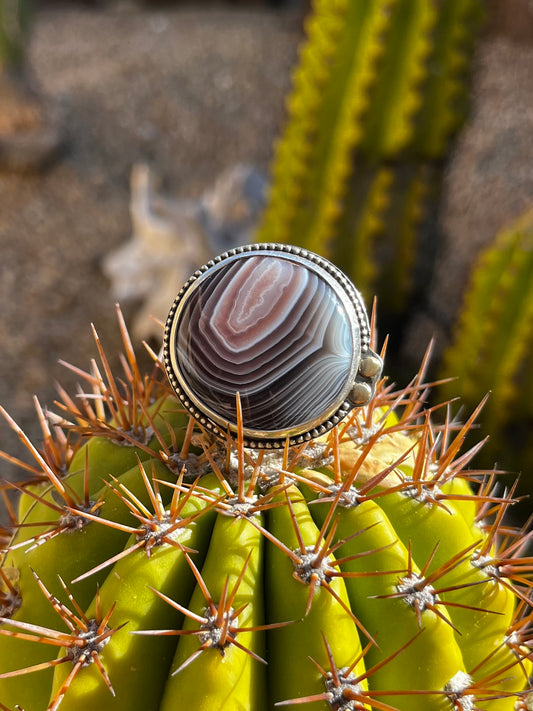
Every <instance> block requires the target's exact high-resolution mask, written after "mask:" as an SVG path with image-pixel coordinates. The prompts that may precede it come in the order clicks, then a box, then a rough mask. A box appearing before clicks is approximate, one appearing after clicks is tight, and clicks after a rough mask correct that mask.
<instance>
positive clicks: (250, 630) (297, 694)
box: [0, 244, 533, 711]
mask: <svg viewBox="0 0 533 711" xmlns="http://www.w3.org/2000/svg"><path fill="white" fill-rule="evenodd" d="M117 315H118V319H119V326H120V330H121V335H122V340H123V345H124V351H123V353H122V354H120V355H119V357H113V358H110V357H108V355H107V354H106V352H105V350H104V348H103V346H102V344H101V342H100V339H99V337H98V334H97V333H96V331H95V332H94V336H95V340H96V345H97V348H98V352H99V361H100V362H99V363H96V362H93V363H92V365H91V367H90V368H89V369H88V370H87V371H83V370H81V369H80V368H78V367H74V366H69V367H70V368H72V369H73V370H74V371H75V372H76V373H77V374H78V376H79V377H80V380H81V384H80V388H79V389H78V392H77V394H76V396H71V395H69V393H68V392H66V391H65V390H63V389H62V388H59V398H58V400H57V402H56V406H55V408H54V411H53V412H52V411H48V410H45V409H43V408H42V407H41V406H40V404H39V402H38V401H37V400H36V410H37V417H38V419H39V422H40V425H41V429H42V441H41V442H40V443H35V444H34V443H32V442H31V441H30V439H29V438H28V437H27V436H26V435H25V433H24V432H23V431H22V430H21V429H20V427H19V426H18V425H17V424H16V423H15V421H14V420H13V419H12V418H11V417H10V416H9V415H8V413H6V412H5V411H4V410H3V409H2V410H1V413H2V415H3V417H4V419H5V421H6V423H7V425H8V426H10V427H11V428H12V429H13V430H14V431H15V432H16V433H17V435H18V436H19V438H20V439H21V441H22V442H23V443H24V445H25V447H26V449H27V452H28V458H27V460H26V461H22V460H20V461H19V460H16V459H15V458H14V457H13V456H11V455H9V454H7V453H1V455H2V458H3V459H6V460H8V461H10V462H11V463H13V462H15V463H18V464H19V465H20V467H21V468H23V469H24V470H25V472H26V474H27V478H26V480H25V481H24V482H23V483H21V484H9V483H8V482H3V484H2V489H1V493H2V495H3V497H4V499H5V502H6V506H7V511H8V517H9V520H8V522H7V524H6V525H5V527H4V528H2V529H0V546H1V553H2V557H1V567H0V709H2V711H5V710H6V709H7V710H8V711H15V710H16V709H23V710H24V711H56V709H60V710H61V711H74V710H75V711H89V710H90V711H94V709H98V711H107V710H109V711H113V710H118V709H121V710H124V709H128V711H189V710H191V709H194V710H195V711H208V710H209V711H217V710H222V709H224V710H228V711H232V710H233V709H239V711H274V709H276V708H282V707H291V706H297V705H298V706H302V707H303V708H305V709H310V710H312V711H331V710H333V711H370V710H371V709H376V710H379V711H395V710H397V711H474V710H482V711H484V710H487V711H500V710H501V711H521V710H522V711H524V710H527V709H531V708H532V707H533V706H532V700H533V692H532V691H531V685H530V674H531V657H532V652H531V650H532V647H533V612H532V611H531V586H532V579H533V578H532V574H531V573H532V569H533V559H532V558H528V557H527V555H526V554H525V548H526V546H527V544H528V542H529V539H530V537H531V534H530V532H529V531H528V530H527V528H524V529H518V528H515V527H513V525H512V523H510V522H509V521H508V520H507V517H506V514H507V513H508V510H509V509H510V508H511V507H512V505H513V503H514V502H515V500H516V499H515V497H514V486H513V484H512V482H511V481H509V479H508V478H505V479H504V482H505V483H504V484H500V482H499V479H500V478H501V477H500V475H499V473H498V472H496V471H478V470H476V469H474V468H472V467H471V464H472V460H473V458H474V456H475V454H476V452H477V451H478V449H479V445H477V446H473V447H472V448H471V449H467V450H465V448H464V440H465V437H466V435H467V434H468V433H469V431H470V430H471V429H472V427H473V426H474V424H475V420H476V418H477V416H478V414H479V411H480V407H478V408H477V409H476V410H475V411H474V412H473V413H472V414H471V415H470V416H469V417H468V418H467V419H466V420H465V421H464V422H458V421H456V420H455V419H454V418H453V417H452V414H451V409H450V407H446V406H444V407H438V406H435V405H433V406H432V407H431V408H430V407H428V406H426V404H425V402H426V398H427V394H428V392H429V391H430V389H431V384H430V383H428V382H426V370H427V365H428V359H429V353H428V355H427V357H426V358H425V359H424V361H423V363H422V365H421V367H420V370H419V372H418V373H416V374H415V376H414V377H413V379H412V380H411V382H409V383H408V384H407V385H405V386H404V387H402V388H400V389H397V388H396V387H395V386H394V385H392V384H390V383H388V382H387V380H386V379H385V378H383V377H381V365H382V359H381V356H382V354H381V355H377V354H376V353H375V352H374V350H373V348H374V340H375V333H374V328H373V326H372V327H371V326H370V325H369V323H368V320H367V316H366V313H365V310H364V307H363V304H362V302H361V298H360V296H359V294H358V292H357V290H356V289H355V288H354V287H353V285H352V284H351V283H350V282H349V280H348V279H347V278H346V277H345V276H344V275H343V274H342V273H341V272H339V271H338V270H337V269H336V268H335V267H334V266H333V265H331V264H329V262H326V261H325V260H323V259H321V258H320V257H318V256H316V255H314V254H311V253H309V252H307V251H305V250H301V249H297V248H292V247H286V246H280V245H276V244H260V245H249V246H247V247H244V248H241V249H238V250H234V251H232V252H227V253H225V254H224V255H221V256H220V257H218V258H216V259H214V260H213V261H212V262H209V263H208V264H207V265H205V266H204V267H202V268H201V269H199V270H198V271H197V272H196V273H195V274H194V275H193V276H192V277H191V279H190V280H189V281H188V282H187V283H186V284H185V286H184V287H183V289H182V290H181V291H180V292H179V294H178V296H177V298H176V301H175V302H174V304H173V306H172V307H171V310H170V314H169V318H168V321H167V325H166V328H165V336H164V350H163V353H164V355H163V356H162V357H159V356H158V355H157V354H156V353H154V352H152V351H149V352H150V354H151V356H152V359H153V369H152V371H151V372H146V373H143V372H141V369H140V366H139V363H138V361H137V359H136V356H135V352H134V349H133V346H132V344H131V341H130V338H129V335H128V332H127V329H126V326H125V323H124V320H123V318H122V315H121V313H120V310H119V309H118V307H117ZM114 363H118V366H115V365H113V364H114ZM118 369H120V372H117V370H118ZM167 374H168V377H167ZM12 494H17V495H18V501H17V502H16V503H15V500H14V497H13V496H12Z"/></svg>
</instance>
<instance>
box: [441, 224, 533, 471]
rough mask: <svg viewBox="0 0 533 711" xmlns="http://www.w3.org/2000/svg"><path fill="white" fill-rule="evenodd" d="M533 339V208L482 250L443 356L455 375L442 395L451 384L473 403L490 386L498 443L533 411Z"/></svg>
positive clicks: (488, 422) (489, 417)
mask: <svg viewBox="0 0 533 711" xmlns="http://www.w3.org/2000/svg"><path fill="white" fill-rule="evenodd" d="M532 342H533V212H528V213H527V214H525V215H523V216H522V217H521V218H520V219H519V220H517V221H515V222H514V223H513V224H512V225H510V226H509V227H507V228H505V229H503V230H502V231H501V232H500V234H498V235H497V237H496V239H495V241H494V243H493V244H491V245H490V246H489V247H487V248H486V249H485V250H484V251H483V252H482V253H481V255H480V256H479V258H478V260H477V263H476V264H475V265H474V267H473V270H472V275H471V278H470V284H469V285H468V287H467V290H466V294H465V297H464V304H463V308H462V312H461V314H460V320H459V321H458V324H457V328H456V332H455V334H454V336H453V340H452V344H451V345H450V347H449V348H448V350H447V351H446V352H445V354H444V358H443V373H444V374H445V375H448V376H449V375H451V374H453V375H454V376H457V382H456V383H454V384H453V385H452V384H451V383H448V385H447V386H445V387H444V388H443V395H444V396H446V397H447V396H450V395H451V393H452V389H453V390H455V391H456V392H458V393H459V394H460V395H461V398H462V399H463V400H464V401H465V402H466V403H467V404H469V405H471V404H472V403H473V402H475V401H477V400H479V398H480V397H481V396H482V394H485V393H487V392H489V391H490V392H491V396H490V398H489V401H488V403H487V406H486V409H485V412H484V417H483V420H484V424H485V426H486V430H487V432H490V433H491V439H493V440H494V442H495V445H496V446H501V435H502V434H503V433H504V431H505V430H506V429H508V428H509V429H514V430H516V429H518V430H521V429H522V428H523V423H527V422H531V418H533V405H532V402H533V400H532V398H533V380H532V376H531V370H532V363H533V359H532V351H531V347H532ZM526 440H527V442H529V440H530V437H529V433H527V434H526ZM514 441H515V445H516V444H517V439H515V440H514ZM530 459H531V457H530ZM507 461H510V462H511V461H513V459H512V458H511V457H508V458H507ZM515 463H516V462H514V461H513V465H514V464H515Z"/></svg>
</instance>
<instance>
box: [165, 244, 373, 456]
mask: <svg viewBox="0 0 533 711" xmlns="http://www.w3.org/2000/svg"><path fill="white" fill-rule="evenodd" d="M163 350H164V362H165V368H166V371H167V374H168V377H169V379H170V383H171V385H172V388H173V389H174V391H175V392H176V394H177V395H178V397H179V398H180V400H181V401H182V403H183V405H184V406H185V408H186V409H187V410H188V411H189V412H190V414H191V415H193V416H194V417H195V418H196V419H197V420H198V421H199V423H200V424H201V426H202V427H203V428H204V429H205V430H207V431H208V432H211V433H212V434H214V435H215V436H217V437H222V438H226V437H227V434H228V433H229V434H230V436H232V437H235V435H236V433H237V429H238V426H239V423H238V418H237V405H236V403H237V394H238V396H239V399H240V402H241V408H242V424H241V425H240V426H241V427H242V431H243V436H244V443H245V446H247V447H251V448H277V447H283V446H284V444H285V442H286V440H287V438H288V439H289V443H290V444H291V445H294V444H298V443H302V442H305V441H306V440H309V439H313V438H315V437H319V436H320V435H322V434H324V433H325V432H327V431H328V430H329V429H331V428H332V427H334V426H335V425H336V424H337V423H338V422H339V421H340V420H341V419H343V418H344V417H345V416H346V415H347V414H348V413H349V412H350V411H351V410H352V409H353V408H354V407H360V406H362V405H365V404H367V403H368V402H369V401H370V399H371V398H372V396H373V394H374V390H375V385H376V382H377V379H378V378H379V377H380V375H381V370H382V361H381V358H380V357H379V356H378V355H377V354H376V353H374V352H373V351H372V350H371V348H370V327H369V322H368V317H367V314H366V311H365V307H364V303H363V300H362V298H361V295H360V293H359V292H358V291H357V289H356V288H355V287H354V285H353V284H352V283H351V281H350V280H349V279H348V277H346V275H345V274H343V272H342V271H340V270H339V269H338V268H337V267H335V266H334V265H333V264H331V263H330V262H329V261H327V260H326V259H324V258H322V257H320V256H318V255H316V254H313V253H312V252H309V251H307V250H305V249H301V248H299V247H293V246H289V245H283V244H270V243H268V244H251V245H246V246H244V247H238V248H236V249H232V250H230V251H228V252H225V253H224V254H221V255H220V256H218V257H216V258H214V259H212V260H211V261H209V262H208V263H207V264H204V265H203V266H202V267H200V269H198V270H197V271H196V272H195V273H194V274H193V275H192V276H191V277H190V279H189V280H188V281H187V282H186V283H185V284H184V286H183V288H182V289H181V291H180V292H179V293H178V295H177V296H176V299H175V300H174V303H173V304H172V307H171V309H170V312H169V315H168V318H167V322H166V326H165V335H164V349H163Z"/></svg>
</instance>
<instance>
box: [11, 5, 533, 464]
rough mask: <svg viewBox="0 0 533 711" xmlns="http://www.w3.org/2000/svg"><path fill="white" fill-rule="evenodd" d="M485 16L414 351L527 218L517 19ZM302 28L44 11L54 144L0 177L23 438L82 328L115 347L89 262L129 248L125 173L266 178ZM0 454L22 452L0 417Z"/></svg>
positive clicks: (526, 133) (530, 112)
mask: <svg viewBox="0 0 533 711" xmlns="http://www.w3.org/2000/svg"><path fill="white" fill-rule="evenodd" d="M513 2H514V0H511V3H510V4H509V5H507V7H508V8H509V7H511V6H512V5H513ZM524 6H525V5H524V3H522V4H521V5H520V7H521V8H522V9H523V7H524ZM518 7H519V6H518V5H516V7H515V9H516V8H518ZM500 11H501V5H500V8H499V9H498V8H496V9H495V11H494V14H493V16H492V22H491V25H490V31H488V32H487V33H486V34H485V36H484V38H483V40H482V42H481V44H480V47H479V52H478V56H477V59H476V71H475V76H474V102H473V110H472V116H471V119H470V121H469V123H468V126H467V127H466V129H465V131H464V132H463V134H462V136H461V138H460V140H459V141H458V143H457V146H456V150H455V154H454V157H453V159H452V161H451V163H450V167H449V171H448V175H447V181H446V193H445V200H444V206H443V211H442V215H441V224H442V227H443V234H444V237H445V239H444V241H443V243H442V245H441V256H440V260H439V267H438V270H437V274H436V277H435V281H434V284H433V285H432V294H431V297H430V300H429V304H430V306H431V308H430V309H428V311H430V312H431V313H432V316H428V315H427V313H426V314H424V315H421V316H420V317H419V318H418V319H417V321H416V323H415V324H414V325H413V328H412V333H411V341H410V343H411V344H412V346H410V347H412V348H413V349H415V350H417V349H421V348H422V347H423V345H425V343H426V342H427V339H428V337H429V335H430V334H431V333H432V332H434V331H437V332H438V333H440V334H441V335H442V334H445V331H446V326H447V324H448V323H449V320H450V318H451V317H452V316H453V312H454V310H455V309H456V308H457V305H458V303H459V300H460V296H461V293H462V288H463V286H464V282H465V280H466V276H467V273H468V267H469V265H470V264H471V262H472V260H473V258H474V256H475V255H476V253H477V252H478V251H479V249H480V248H481V247H482V245H484V244H486V243H488V242H489V241H490V240H491V239H492V237H493V236H494V234H495V233H496V231H497V230H498V229H499V228H500V227H501V226H502V225H504V224H506V223H508V222H509V220H511V219H513V218H514V217H516V216H518V215H519V214H520V213H521V212H523V211H524V210H525V209H526V208H527V207H528V206H531V205H533V44H532V42H531V37H532V36H533V31H532V30H531V27H533V20H532V23H531V26H529V25H528V24H527V23H528V18H529V19H531V18H530V16H529V15H527V16H524V17H525V21H524V20H520V18H519V16H518V15H516V14H511V15H509V13H506V14H505V15H498V14H497V13H499V12H500ZM517 11H518V10H517ZM505 17H507V20H505ZM513 18H514V19H513ZM517 18H518V20H517ZM301 19H302V12H301V10H298V9H296V10H294V9H292V10H291V9H288V8H285V9H283V10H281V9H279V8H274V7H271V6H267V5H262V4H261V3H255V4H254V3H244V2H240V3H235V4H226V5H224V4H221V5H212V4H207V3H205V4H204V3H203V2H202V3H201V2H197V3H195V4H189V5H187V4H184V3H179V4H177V5H175V6H173V7H161V8H160V7H153V6H150V7H148V6H147V5H144V6H140V5H136V4H135V3H129V2H118V3H117V2H114V3H108V4H104V5H103V6H98V5H92V4H91V5H86V6H83V5H81V4H80V5H78V4H76V3H73V2H70V3H62V4H60V3H52V2H48V3H43V4H42V7H41V10H40V12H39V14H38V18H37V25H36V28H35V33H34V37H33V41H32V44H31V52H30V59H31V66H32V67H33V70H34V73H35V76H36V79H37V80H38V82H39V83H40V85H41V87H42V89H43V91H44V92H45V94H46V95H47V96H48V98H49V99H50V101H51V102H52V103H53V105H54V106H55V108H56V109H57V110H58V111H59V114H60V117H61V121H62V125H63V127H64V132H65V148H64V150H63V152H62V155H61V158H60V160H59V161H58V162H56V163H55V164H54V165H53V166H52V167H51V168H50V169H49V170H48V171H46V172H45V173H43V174H41V175H17V174H9V173H5V172H4V173H1V172H0V255H1V257H0V402H1V403H2V404H3V405H4V407H5V408H6V409H7V410H8V411H9V412H10V413H11V415H12V416H13V417H14V418H15V419H16V420H17V422H18V423H19V424H20V425H21V426H22V427H23V428H24V429H25V431H27V433H28V434H29V435H30V436H35V437H37V439H38V428H37V425H36V417H35V412H34V408H33V401H32V394H33V393H37V394H38V397H39V400H40V401H41V403H42V404H43V405H48V406H52V404H53V400H54V398H55V389H54V383H55V381H61V383H63V384H66V385H67V386H68V387H69V388H72V386H73V381H74V378H73V377H72V376H71V375H70V374H69V373H68V371H66V370H65V368H63V367H62V366H61V365H60V364H59V363H58V359H59V358H63V359H65V360H67V361H69V362H71V363H74V364H76V365H79V366H81V367H83V368H85V367H87V366H88V364H89V358H90V357H91V356H92V355H94V353H95V349H94V345H93V341H92V337H91V334H90V323H91V322H94V323H95V324H96V327H97V329H98V331H99V333H100V336H101V338H102V340H103V342H104V344H105V346H106V348H107V349H108V350H109V352H111V353H113V352H115V351H116V350H117V348H118V344H119V340H118V332H117V329H116V321H115V315H114V299H113V297H112V294H111V291H110V285H109V283H108V281H107V280H106V278H105V277H104V275H103V273H102V270H101V262H102V258H103V256H104V255H105V254H106V253H108V252H109V251H110V250H112V249H114V248H116V247H117V246H119V245H120V244H122V243H123V242H124V241H126V240H127V239H128V237H129V234H130V219H129V214H128V201H129V176H130V171H131V167H132V165H133V164H134V163H135V162H138V161H148V162H149V163H150V164H151V165H152V166H153V167H154V169H155V171H156V173H157V174H158V175H160V176H161V178H162V181H163V189H164V190H165V191H166V192H167V194H171V195H180V196H183V197H194V196H197V195H199V194H200V193H201V192H202V191H203V190H204V189H205V188H206V187H207V186H209V185H211V184H212V182H213V179H214V178H215V177H216V176H217V175H218V174H219V173H220V172H221V171H222V170H223V169H224V168H226V167H228V166H230V165H233V164H234V163H237V162H242V161H244V162H248V163H252V164H254V165H256V166H258V167H259V168H262V169H264V170H267V169H268V165H269V161H270V159H271V155H272V144H273V141H274V138H275V136H276V135H277V133H278V132H279V130H280V127H281V125H282V122H283V117H284V109H283V105H284V96H285V94H286V93H287V90H288V88H289V86H290V70H291V67H292V66H293V64H294V61H295V59H296V52H297V45H298V42H299V40H300V38H301V33H302V29H301ZM132 308H133V307H129V308H128V309H126V316H127V317H130V316H131V314H132ZM0 449H2V450H6V451H9V452H11V453H13V454H18V455H21V452H22V451H23V449H22V447H21V446H20V443H19V442H18V441H17V438H16V436H15V435H14V434H13V433H12V432H11V431H10V430H9V428H8V427H7V425H6V424H5V423H4V422H3V421H2V422H0ZM2 473H3V475H4V476H6V475H7V476H11V475H14V474H15V472H14V468H13V467H11V466H10V465H7V464H2Z"/></svg>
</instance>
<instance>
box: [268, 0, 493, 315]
mask: <svg viewBox="0 0 533 711" xmlns="http://www.w3.org/2000/svg"><path fill="white" fill-rule="evenodd" d="M483 8H484V3H483V2H482V1H481V0H447V2H435V1H434V0H315V2H314V3H313V5H312V11H311V14H310V15H309V17H308V20H307V23H306V34H307V38H306V41H305V42H304V43H303V45H302V48H301V52H300V57H299V61H298V65H297V67H296V69H295V72H294V77H293V89H292V92H291V94H290V96H289V98H288V101H287V112H288V118H287V122H286V125H285V127H284V129H283V132H282V135H281V138H280V139H279V141H278V142H277V144H276V146H275V157H274V161H273V166H272V187H271V192H270V198H269V202H268V205H267V208H266V210H265V213H264V216H263V219H262V222H261V224H260V226H259V229H258V233H257V238H258V241H264V242H289V243H290V242H294V240H297V241H298V244H299V245H300V246H303V247H305V248H307V249H310V250H312V251H314V252H317V253H319V254H322V255H323V256H325V257H327V258H329V259H331V260H332V261H334V262H335V263H336V264H338V265H339V266H340V267H341V268H342V269H343V270H344V271H346V272H347V273H348V274H349V275H350V277H351V278H352V279H353V280H354V281H356V283H357V284H358V288H359V289H361V291H362V292H363V294H364V295H365V296H366V297H369V296H372V295H373V294H376V293H377V294H378V295H379V297H380V303H381V305H382V306H381V310H382V312H383V310H384V308H386V309H387V311H388V312H396V313H398V312H400V313H402V312H404V311H405V306H406V304H407V303H408V300H409V298H410V297H412V295H413V292H414V290H415V289H416V288H417V286H420V284H417V282H419V281H423V280H424V278H425V277H424V276H422V277H421V278H417V277H418V273H417V271H416V270H415V267H418V268H419V269H420V260H418V259H417V257H420V255H421V254H426V257H425V259H426V260H430V257H429V256H427V255H428V254H429V252H431V251H434V250H435V246H434V245H432V244H431V240H430V244H425V243H423V242H424V236H423V230H422V228H423V227H424V225H426V224H427V221H428V219H430V218H432V217H433V212H434V209H435V204H436V202H437V199H438V196H439V193H440V183H441V179H442V164H443V161H444V160H445V158H446V156H447V154H448V151H449V148H450V144H451V141H452V140H453V138H454V137H455V136H456V135H457V132H458V130H459V128H460V127H461V126H462V124H463V122H464V119H465V117H466V114H467V107H468V95H469V74H470V68H471V59H472V54H473V49H474V46H475V39H476V37H477V31H478V29H479V26H480V24H481V20H482V16H483ZM433 237H434V235H433ZM433 241H434V239H433ZM361 255H362V256H363V257H364V259H361ZM361 265H363V266H361ZM394 265H396V267H397V268H396V269H394ZM361 270H363V271H361ZM427 273H428V272H427V266H426V270H425V271H424V275H425V276H426V277H427Z"/></svg>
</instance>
